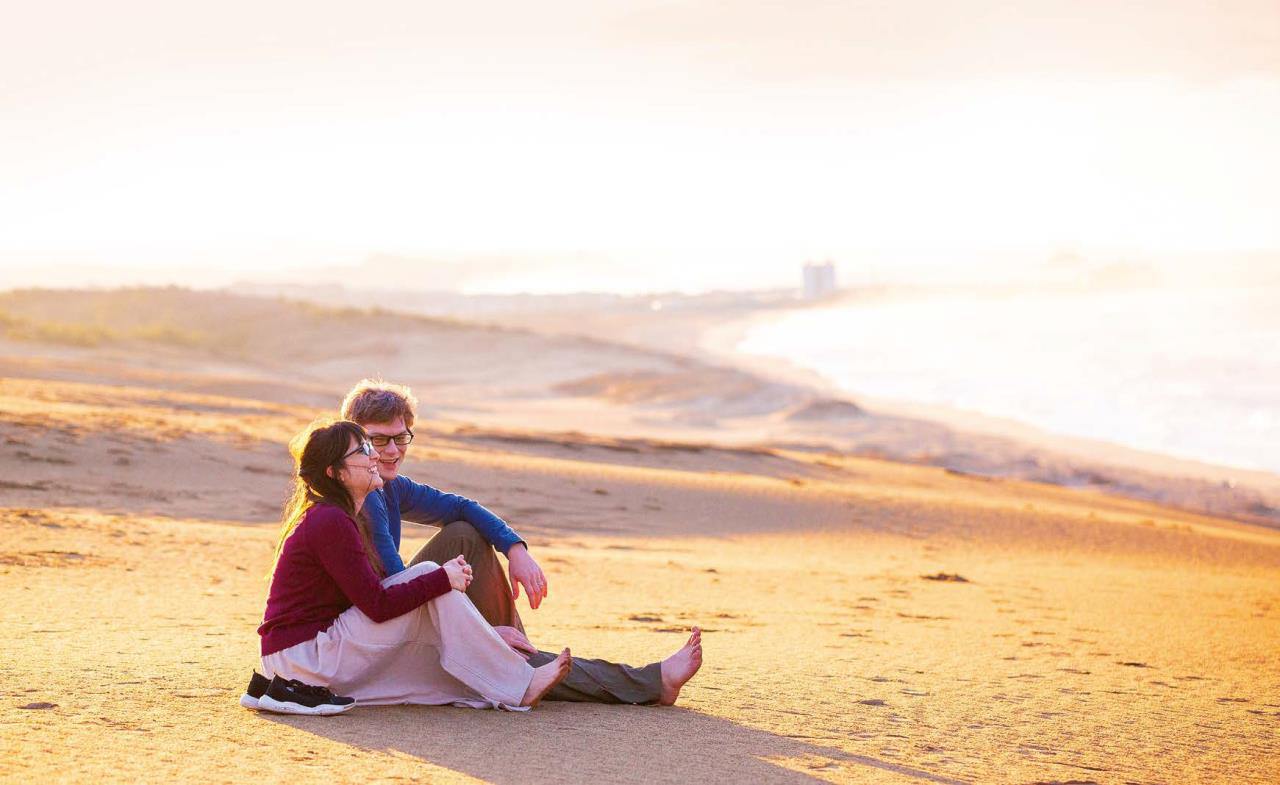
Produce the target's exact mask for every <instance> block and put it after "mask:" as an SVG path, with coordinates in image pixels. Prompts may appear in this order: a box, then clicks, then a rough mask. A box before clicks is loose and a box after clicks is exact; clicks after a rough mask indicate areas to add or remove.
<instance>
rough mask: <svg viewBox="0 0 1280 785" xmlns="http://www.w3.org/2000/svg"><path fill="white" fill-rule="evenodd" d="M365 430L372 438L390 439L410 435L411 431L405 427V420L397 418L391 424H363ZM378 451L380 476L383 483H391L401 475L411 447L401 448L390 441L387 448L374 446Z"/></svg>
mask: <svg viewBox="0 0 1280 785" xmlns="http://www.w3.org/2000/svg"><path fill="white" fill-rule="evenodd" d="M361 424H362V425H363V426H364V429H365V430H366V431H368V432H369V435H370V436H386V437H388V438H390V437H394V436H399V435H400V434H402V433H408V432H409V429H408V428H406V427H404V418H403V417H397V418H395V419H394V420H392V421H391V422H366V423H361ZM374 449H376V450H377V451H378V475H379V476H381V477H382V482H383V484H384V485H385V484H386V483H389V482H391V481H392V480H394V479H395V478H396V475H398V474H399V473H400V462H401V461H403V460H404V455H405V453H406V452H408V451H409V445H407V444H406V445H404V446H403V447H401V446H400V445H398V444H396V443H395V442H394V441H388V442H387V443H386V445H385V446H383V447H378V446H376V445H375V446H374Z"/></svg>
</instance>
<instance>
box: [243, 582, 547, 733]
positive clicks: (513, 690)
mask: <svg viewBox="0 0 1280 785" xmlns="http://www.w3.org/2000/svg"><path fill="white" fill-rule="evenodd" d="M437 566H438V565H436V564H435V563H433V562H422V563H421V564H416V565H414V566H412V567H410V568H409V569H407V570H405V571H403V572H400V573H397V574H395V575H392V576H391V577H389V578H387V579H385V580H384V581H383V582H382V585H383V586H393V585H395V584H397V583H403V582H404V581H407V580H410V579H412V578H414V577H416V576H418V575H421V574H423V573H424V572H430V571H431V570H434V569H436V567H437ZM262 670H263V673H265V674H266V676H267V678H271V677H272V676H281V677H283V678H286V679H297V680H298V681H301V682H304V683H306V684H315V685H321V686H325V687H328V688H329V689H330V690H332V691H333V692H334V694H335V695H346V696H349V697H352V698H355V699H356V702H357V703H361V704H390V703H425V704H430V705H443V704H453V705H456V706H470V707H472V708H477V709H485V708H500V709H508V710H512V711H527V709H526V708H524V707H521V706H520V705H519V704H520V699H521V698H523V697H524V693H525V690H527V689H528V688H529V682H530V681H531V680H532V678H533V668H531V667H530V666H529V664H528V663H526V662H525V661H524V658H523V657H521V656H520V655H519V654H516V653H515V652H514V651H512V650H511V647H509V646H507V644H506V643H504V642H503V640H502V638H500V637H498V633H496V632H494V630H493V627H490V626H489V623H488V622H486V621H485V620H484V617H483V616H481V615H480V612H479V611H477V610H476V607H475V606H474V605H472V604H471V600H469V599H467V595H466V594H463V593H462V592H460V591H451V592H449V593H448V594H444V595H442V596H440V597H436V598H435V599H433V600H431V601H430V602H428V603H427V604H425V605H422V606H420V607H418V608H415V609H414V610H412V611H409V612H408V613H406V614H404V615H403V616H397V617H396V618H394V619H391V620H389V621H386V622H383V623H382V624H378V623H376V622H374V621H373V620H372V619H370V618H369V617H368V616H366V615H365V614H364V613H363V612H362V611H361V610H360V609H359V608H356V607H355V606H352V607H351V608H348V609H347V610H345V611H343V613H342V614H341V615H340V616H338V619H337V621H335V622H334V623H333V626H331V627H330V628H329V629H327V630H325V631H323V632H321V633H318V634H317V635H316V637H315V638H314V639H313V640H309V641H304V642H302V643H299V644H297V645H296V646H290V647H289V648H287V649H284V650H282V651H278V652H275V653H274V654H268V655H266V656H265V657H263V658H262Z"/></svg>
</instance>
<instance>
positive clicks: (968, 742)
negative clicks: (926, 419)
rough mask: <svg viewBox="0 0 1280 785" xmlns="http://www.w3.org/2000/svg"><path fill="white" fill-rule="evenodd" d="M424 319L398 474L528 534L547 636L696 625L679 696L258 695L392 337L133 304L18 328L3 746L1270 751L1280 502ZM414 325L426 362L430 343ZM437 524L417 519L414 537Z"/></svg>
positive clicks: (1063, 775)
mask: <svg viewBox="0 0 1280 785" xmlns="http://www.w3.org/2000/svg"><path fill="white" fill-rule="evenodd" d="M250 305H252V304H250ZM250 305H245V307H246V308H248V307H250ZM5 307H8V306H5ZM254 307H256V306H254ZM276 310H278V308H277V309H276ZM348 317H350V318H352V319H354V320H355V322H354V323H356V324H359V325H362V326H361V329H366V328H367V329H370V330H372V329H374V327H373V325H372V323H369V324H366V322H364V321H362V320H365V319H370V320H375V317H374V316H373V315H370V314H363V315H361V314H355V315H350V314H349V315H348ZM348 317H341V318H348ZM24 318H25V317H24ZM264 318H265V317H264ZM335 318H337V317H335ZM377 318H382V317H377ZM288 319H298V320H300V321H297V322H296V323H293V324H294V326H293V327H290V328H289V329H299V330H303V332H302V333H300V335H301V336H302V338H301V339H302V340H318V339H317V337H316V336H317V335H319V334H320V333H318V332H307V331H306V330H320V329H321V328H318V327H314V326H313V327H311V328H306V329H305V330H304V329H303V327H301V326H299V325H302V324H303V321H301V320H302V317H299V316H297V315H293V316H289V317H288ZM209 324H214V322H209ZM423 324H424V325H425V326H424V327H423V330H424V333H423V334H422V335H420V336H418V337H417V338H411V339H410V340H409V341H408V343H406V344H404V345H399V344H397V348H396V351H395V352H394V353H392V354H394V355H395V357H396V358H398V359H394V362H395V363H400V364H398V365H393V367H394V368H396V369H400V370H402V371H404V372H405V373H406V374H410V373H412V374H415V375H412V376H411V378H410V381H413V382H414V383H415V384H416V385H417V387H418V392H419V393H420V394H423V397H424V399H426V400H427V401H428V402H429V409H430V411H429V412H428V415H427V416H426V417H425V418H424V420H423V421H422V422H421V423H420V425H419V428H418V433H419V439H418V440H417V441H415V444H414V447H413V448H412V450H413V452H412V455H411V460H410V463H409V465H408V468H407V470H406V472H407V473H408V474H410V475H411V476H414V477H415V478H417V479H420V480H423V481H426V482H430V483H432V484H436V485H439V486H441V487H445V488H448V489H450V490H454V491H457V492H460V493H464V494H467V495H470V496H472V497H474V498H478V499H480V500H482V501H483V502H484V503H485V504H487V505H488V506H490V507H491V508H492V509H494V510H495V511H497V512H499V513H500V514H501V515H503V516H504V517H506V518H507V519H508V520H509V521H511V523H512V524H513V525H514V526H516V527H517V528H518V529H519V530H520V531H521V532H522V533H524V534H525V536H527V537H529V538H530V539H531V542H532V547H533V550H534V552H535V554H536V555H537V556H538V558H539V559H540V560H541V562H542V564H543V566H544V567H545V568H546V570H547V572H548V575H549V577H550V581H551V595H550V598H549V600H548V602H547V603H546V604H544V606H543V607H542V608H541V609H539V610H538V611H536V612H535V611H529V610H527V609H526V610H525V611H524V615H525V619H526V622H527V626H528V627H529V631H530V634H531V636H532V637H533V639H534V640H535V642H537V643H539V644H541V645H543V646H544V647H554V646H559V645H571V646H573V648H574V651H575V652H576V653H579V654H584V655H588V656H604V657H611V658H616V659H623V660H630V661H633V662H644V661H648V660H651V659H656V658H659V657H661V656H664V655H665V654H666V653H668V652H669V651H671V650H674V649H675V648H676V646H677V645H678V643H679V641H680V640H681V634H682V633H683V632H684V631H685V630H687V628H688V627H689V626H690V625H692V624H695V623H696V624H700V625H702V626H703V627H704V628H705V629H706V636H705V640H706V644H705V646H706V653H707V665H706V666H705V667H704V670H703V672H702V673H701V674H700V675H699V676H698V677H697V679H695V681H694V682H692V683H691V685H690V686H689V687H688V688H687V689H686V692H685V695H684V696H683V699H682V701H681V706H680V707H678V708H675V709H653V708H633V707H598V706H587V705H574V704H554V703H553V704H544V705H543V706H542V707H540V708H539V709H538V710H536V711H535V712H532V713H530V714H529V715H527V716H516V715H511V714H499V713H494V712H477V711H466V710H461V709H451V708H422V707H395V708H377V709H357V710H355V711H354V712H352V713H351V714H349V715H347V716H344V717H341V718H334V719H332V720H327V721H318V720H302V719H286V718H279V717H276V718H273V717H270V716H266V715H259V714H255V713H251V712H247V711H245V710H243V709H241V708H240V707H239V706H238V705H236V702H235V700H236V698H237V697H238V695H239V693H240V690H241V689H243V685H244V682H245V681H246V678H247V676H248V674H249V671H250V669H251V668H252V667H253V666H254V664H255V661H256V651H257V649H256V646H257V640H256V635H255V634H254V629H255V627H256V624H257V623H258V621H259V620H260V617H261V613H262V605H263V600H264V594H265V590H266V581H265V575H266V573H267V571H268V569H269V567H270V558H271V549H272V543H273V538H274V528H275V527H274V520H275V516H276V514H277V510H278V508H279V505H280V503H281V501H282V497H283V494H284V490H285V488H286V487H287V483H288V479H289V477H288V474H289V464H288V458H287V454H286V451H285V447H284V444H285V441H286V440H287V438H288V437H289V436H290V435H292V433H293V432H295V431H296V429H297V428H299V427H300V426H301V425H302V424H304V423H306V422H307V421H309V420H310V419H312V418H313V417H315V416H317V415H319V414H323V413H329V412H331V411H332V410H333V409H334V408H335V407H336V405H337V401H338V399H339V397H340V395H341V393H342V392H343V390H344V389H345V387H346V385H347V384H349V383H350V382H351V381H352V380H353V379H354V378H356V377H358V376H360V375H364V374H365V373H371V372H374V371H376V370H378V368H375V367H374V366H375V365H377V364H379V363H382V362H384V361H387V360H386V357H387V356H390V355H380V356H377V357H375V358H373V359H370V360H367V361H366V362H365V365H364V366H362V365H361V361H360V360H359V358H358V357H348V358H345V359H343V360H342V361H335V362H334V363H332V364H327V365H325V366H324V367H322V368H319V369H317V368H314V367H313V366H312V364H310V363H308V362H306V361H305V360H304V359H298V358H295V357H293V356H291V355H289V353H287V352H284V353H280V354H276V355H271V354H270V352H283V349H280V348H279V347H281V346H284V345H285V343H286V342H285V341H284V340H283V339H280V340H278V342H277V344H276V346H277V348H275V349H270V350H269V351H268V349H266V348H263V345H259V346H257V347H255V348H253V349H251V350H250V352H249V355H246V356H230V355H216V353H214V352H212V351H210V350H208V349H207V348H197V347H187V348H182V347H176V346H171V345H165V344H163V343H159V344H158V343H156V340H155V338H154V336H152V337H149V338H148V337H138V336H137V335H132V336H124V334H123V333H122V332H121V333H116V334H114V336H113V337H111V338H110V340H107V341H104V343H102V344H101V345H97V346H89V347H85V346H69V345H67V344H50V343H47V342H37V341H32V340H30V339H28V338H13V337H12V336H11V338H10V339H9V340H7V341H5V342H3V343H0V374H2V376H0V542H3V545H0V591H2V592H3V596H4V598H5V602H4V603H3V604H0V614H2V615H0V621H3V622H4V623H5V624H6V625H8V626H9V627H10V628H12V629H14V630H16V631H17V635H16V636H12V638H11V640H10V642H9V643H8V644H7V645H6V647H5V654H4V657H3V658H0V674H2V675H3V680H2V681H0V692H2V693H3V698H4V700H3V701H0V750H2V751H3V755H0V781H6V782H9V781H12V782H29V781H43V780H56V781H62V782H117V781H120V782H123V781H130V782H132V781H172V780H177V779H181V780H183V781H191V782H227V781H245V780H265V781H269V782H275V781H281V782H283V781H289V782H313V781H314V782H332V781H334V780H335V778H336V779H339V780H343V781H345V780H347V779H354V778H357V777H358V778H359V779H361V780H363V781H370V782H384V781H393V780H413V781H431V782H480V781H483V782H495V783H511V784H512V785H515V784H516V783H527V782H530V781H539V780H541V781H551V782H561V781H565V782H632V781H636V780H640V779H643V780H646V781H653V782H684V781H688V780H691V779H692V780H701V781H708V782H723V781H731V780H732V781H745V782H778V783H807V782H833V783H891V782H892V783H938V782H942V783H954V782H964V783H1008V784H1009V785H1023V784H1029V783H1067V782H1075V783H1108V784H1109V783H1126V782H1139V783H1157V782H1222V783H1271V782H1275V781H1276V780H1277V778H1280V762H1278V761H1280V747H1278V745H1277V742H1276V739H1277V733H1276V729H1277V722H1280V699H1278V698H1277V696H1280V663H1278V661H1277V660H1276V657H1275V651H1276V648H1277V644H1280V532H1277V531H1274V530H1273V529H1269V528H1266V527H1261V526H1257V525H1253V524H1250V523H1248V522H1242V521H1238V520H1228V519H1225V518H1221V517H1214V516H1209V515H1204V514H1200V513H1196V512H1192V511H1188V510H1185V509H1176V508H1171V507H1166V506H1160V505H1157V504H1153V503H1151V502H1149V501H1145V500H1142V499H1136V498H1132V497H1124V496H1117V495H1115V494H1112V493H1107V492H1105V491H1106V490H1107V489H1108V488H1111V487H1112V486H1109V485H1098V486H1097V487H1093V488H1069V487H1062V486H1060V485H1050V484H1043V483H1036V482H1026V481H1022V480H1018V479H1002V478H991V477H988V476H974V475H972V474H969V473H966V472H963V471H957V470H956V469H954V468H952V469H950V470H949V469H948V468H946V467H939V466H931V465H922V464H907V463H901V462H894V461H889V460H883V459H881V458H877V457H869V456H867V455H859V454H856V452H854V451H849V452H842V451H832V450H828V449H823V448H822V447H821V446H820V445H817V444H814V443H812V442H807V441H805V440H794V441H785V440H778V441H768V440H758V441H752V440H750V439H744V438H739V439H738V440H737V441H736V442H735V441H734V440H732V439H729V440H716V439H710V438H702V437H706V436H707V435H708V433H710V432H711V431H709V430H707V429H698V428H695V427H687V426H682V425H680V424H679V423H676V424H672V423H671V421H670V419H664V416H663V415H662V414H661V412H662V408H661V407H662V404H659V403H657V402H654V401H652V400H649V401H626V402H621V403H618V404H612V403H608V402H598V403H596V404H593V403H592V401H593V400H595V401H598V399H600V398H601V396H599V395H597V394H596V393H595V392H592V394H591V395H589V396H571V397H569V398H565V397H564V396H562V395H561V396H557V395H556V394H555V393H554V389H553V388H554V386H555V385H558V384H564V383H566V382H571V381H572V379H574V378H588V377H590V376H592V375H593V374H595V375H596V376H597V377H598V376H599V375H600V374H624V375H625V374H646V373H653V374H660V375H662V374H666V373H668V372H670V371H671V367H668V366H663V365H662V363H663V362H666V360H663V359H662V357H661V356H658V357H657V358H656V359H655V358H654V357H650V356H648V355H645V354H644V353H643V352H639V351H638V350H637V352H636V353H635V354H629V353H628V351H629V350H627V351H622V352H621V354H620V355H619V357H621V359H620V360H619V359H618V358H617V357H615V358H613V359H612V360H611V359H610V356H611V355H610V354H609V353H610V352H612V351H614V350H613V349H610V348H608V347H609V345H608V344H603V343H598V342H597V343H592V342H581V343H575V342H573V341H569V342H567V343H557V344H555V345H556V346H559V347H560V348H559V349H555V350H552V349H551V348H549V347H550V346H551V344H543V343H539V342H540V341H551V342H552V343H555V341H557V340H559V339H552V338H548V337H546V336H539V335H536V334H534V333H521V332H516V331H496V332H485V331H483V330H480V329H479V328H477V330H478V331H477V332H475V333H474V334H472V333H468V330H469V329H470V328H465V327H460V326H458V325H450V324H443V323H441V324H437V323H431V322H424V323H423ZM400 326H404V325H400ZM112 329H120V328H112ZM433 331H442V332H441V333H440V334H441V335H442V334H443V333H444V332H447V331H455V332H456V333H458V334H462V335H471V336H472V337H471V338H468V339H467V340H466V341H461V340H460V341H459V342H458V343H457V344H456V346H455V344H453V343H451V342H450V341H447V340H442V339H438V336H437V337H436V338H432V337H430V336H431V335H435V333H434V332H433ZM481 335H487V336H488V337H489V340H490V342H491V343H495V344H506V342H507V341H508V339H510V345H498V346H494V347H493V349H492V350H493V351H494V352H496V354H495V355H494V356H501V357H508V358H509V357H516V356H519V355H520V354H521V353H525V352H530V351H534V350H535V349H537V350H539V351H541V350H542V349H546V350H547V356H548V357H549V358H552V361H551V362H550V363H549V364H548V365H546V366H540V365H538V364H537V363H527V364H524V365H521V366H519V367H517V368H516V369H515V370H513V372H512V375H513V377H514V378H515V381H514V382H513V381H510V380H503V379H494V378H489V377H487V382H486V384H488V387H487V388H486V384H480V383H476V382H474V380H471V379H470V378H469V370H468V371H467V372H463V371H459V370H458V369H459V368H463V369H470V368H472V367H473V366H476V365H479V364H480V363H478V361H477V360H476V359H475V358H468V357H465V356H464V355H465V354H466V353H467V352H476V351H479V348H478V347H481V346H483V344H484V341H483V340H482V339H481V338H480V337H476V336H481ZM122 336H124V337H122ZM335 340H340V341H351V343H350V344H342V345H343V346H344V347H346V348H344V351H345V350H347V349H351V350H355V349H357V348H358V347H359V345H360V342H361V341H362V340H364V339H363V338H359V339H352V338H336V339H335ZM414 341H420V343H414ZM428 346H429V347H430V356H432V358H433V361H434V363H433V365H432V368H433V369H434V368H435V367H436V366H437V365H438V366H441V367H442V368H443V370H441V371H440V372H439V378H438V379H437V380H435V381H433V377H432V376H431V371H430V370H429V369H424V368H423V367H422V366H421V363H420V362H415V361H414V359H413V358H421V357H422V356H425V355H424V354H423V352H427V347H428ZM457 346H462V347H464V348H463V349H457V350H456V351H454V350H455V349H456V347H457ZM405 347H416V348H414V349H413V351H411V352H410V353H409V355H408V357H407V358H406V357H404V356H402V355H401V354H400V353H401V352H404V351H408V350H407V349H406V348H405ZM602 347H603V348H602ZM259 351H261V352H263V354H262V355H261V356H259V355H255V354H253V353H254V352H259ZM486 351H487V350H486ZM450 352H454V353H450ZM557 352H560V354H557ZM574 352H585V353H587V354H590V353H591V352H596V354H594V355H591V357H594V358H595V359H591V360H589V361H586V362H584V365H583V366H582V367H578V366H577V365H576V364H575V363H574V362H573V361H572V358H573V357H574ZM557 357H558V358H560V359H556V358H557ZM615 361H616V362H615ZM455 362H456V364H455ZM467 363H470V365H467ZM593 363H594V365H593ZM611 363H612V365H611ZM628 363H631V365H630V366H628ZM646 363H648V364H649V365H648V366H646ZM628 367H630V370H628ZM646 367H647V368H648V370H644V369H645V368H646ZM690 367H691V368H692V369H693V370H692V371H689V369H688V368H686V371H687V372H693V373H697V372H698V368H699V367H700V366H696V365H693V366H690ZM584 368H585V369H586V370H585V371H584V370H583V369H584ZM303 371H305V372H303ZM601 378H603V377H601ZM618 378H621V377H618ZM638 378H640V379H646V380H649V381H645V383H644V384H645V385H648V384H649V383H650V381H652V380H653V379H654V378H657V377H646V376H640V377H638ZM660 378H662V379H663V381H662V382H661V383H660V384H659V385H658V386H659V387H662V388H663V389H668V390H672V392H673V393H674V391H675V390H674V388H668V387H665V385H667V384H668V382H667V381H666V380H665V379H666V377H665V376H661V377H660ZM696 389H697V388H696V387H695V390H696ZM464 392H466V393H467V394H469V395H471V396H472V397H471V399H470V400H464V396H463V393H464ZM664 394H665V393H664ZM698 394H700V393H698ZM604 397H607V396H604ZM646 406H647V407H649V409H648V415H649V416H650V417H652V418H654V420H655V422H654V424H652V425H651V426H650V427H648V429H647V430H646V429H645V420H644V416H645V414H644V412H645V411H646V408H645V407H646ZM468 407H469V408H468ZM680 408H681V405H677V406H675V410H679V409H680ZM820 408H821V407H820ZM787 411H793V409H780V410H779V412H776V413H774V414H773V415H770V416H771V417H778V418H782V417H785V416H786V412H787ZM488 412H499V413H500V414H499V415H493V416H489V415H488V414H487V413H488ZM544 413H546V414H547V417H546V418H545V419H544V418H542V417H541V415H542V414H544ZM877 417H880V416H879V415H874V414H871V415H868V416H866V417H861V418H859V417H855V418H847V419H853V420H859V419H876V418H877ZM557 418H559V419H557ZM841 421H843V420H841ZM881 421H882V424H883V423H884V422H887V418H881ZM535 423H536V424H537V425H538V426H539V427H536V428H534V427H531V425H532V424H535ZM823 424H828V425H829V423H827V422H825V421H819V422H818V423H816V424H815V425H823ZM587 426H590V427H587ZM615 426H616V427H615ZM895 427H902V428H904V429H906V428H908V426H907V425H906V424H902V425H900V426H895ZM967 444H969V446H970V448H972V449H974V450H975V452H974V454H975V456H977V458H981V457H982V456H983V455H984V454H985V453H983V452H982V451H981V450H978V449H977V447H976V446H975V445H979V444H981V442H968V443H967ZM429 534H430V531H429V530H425V529H422V528H418V527H412V526H411V527H409V531H408V533H407V540H406V542H405V543H404V547H403V549H402V550H403V551H404V553H405V554H406V555H407V554H410V553H412V552H413V551H414V550H416V548H417V547H418V546H419V545H420V544H421V542H423V541H424V539H425V537H426V536H428V535H429ZM522 602H523V601H522Z"/></svg>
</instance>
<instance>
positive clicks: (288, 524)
mask: <svg viewBox="0 0 1280 785" xmlns="http://www.w3.org/2000/svg"><path fill="white" fill-rule="evenodd" d="M353 436H354V437H355V440H356V441H357V442H361V441H364V440H366V439H368V438H369V434H368V433H367V432H365V429H364V428H362V427H360V426H359V425H357V424H356V423H353V422H351V421H350V420H337V421H319V422H315V423H312V424H311V425H310V426H308V427H307V429H306V430H304V431H303V432H302V433H299V434H298V435H297V436H295V437H293V439H292V440H290V442H289V452H290V453H292V455H293V460H294V469H295V471H294V481H293V492H292V493H291V494H290V495H289V500H288V501H287V502H285V505H284V512H283V514H282V515H281V519H280V540H279V542H277V543H276V561H277V562H278V561H280V554H281V552H283V551H284V543H285V540H287V539H289V535H291V534H293V531H294V529H297V528H298V524H299V523H301V522H302V516H304V515H306V514H307V510H310V509H311V508H312V507H314V506H315V505H317V504H332V505H333V506H334V507H337V508H339V509H341V510H342V511H343V512H345V513H346V514H347V515H350V516H351V517H352V519H354V520H355V522H356V528H357V529H358V530H359V531H360V539H361V540H362V541H363V542H364V552H365V556H367V557H368V559H369V566H371V567H373V571H374V573H375V574H377V575H378V576H380V577H381V576H384V575H385V574H386V569H385V568H384V567H383V566H382V561H381V560H380V559H378V554H377V552H376V551H375V550H374V548H373V537H372V536H371V535H370V533H369V522H368V521H367V520H366V519H365V517H364V515H357V514H356V505H355V500H354V499H352V498H351V494H350V493H348V492H347V489H346V488H345V487H343V485H342V483H341V482H340V481H339V480H338V477H337V475H338V472H339V471H341V470H342V468H343V466H342V460H343V456H344V455H346V453H347V451H348V450H349V449H350V448H351V438H352V437H353ZM329 470H332V473H330V471H329Z"/></svg>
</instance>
